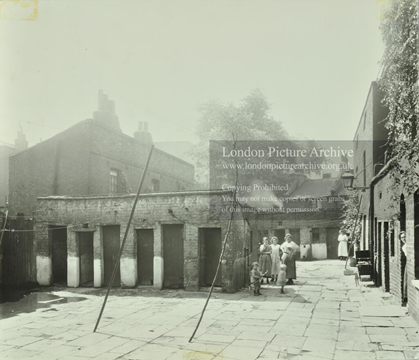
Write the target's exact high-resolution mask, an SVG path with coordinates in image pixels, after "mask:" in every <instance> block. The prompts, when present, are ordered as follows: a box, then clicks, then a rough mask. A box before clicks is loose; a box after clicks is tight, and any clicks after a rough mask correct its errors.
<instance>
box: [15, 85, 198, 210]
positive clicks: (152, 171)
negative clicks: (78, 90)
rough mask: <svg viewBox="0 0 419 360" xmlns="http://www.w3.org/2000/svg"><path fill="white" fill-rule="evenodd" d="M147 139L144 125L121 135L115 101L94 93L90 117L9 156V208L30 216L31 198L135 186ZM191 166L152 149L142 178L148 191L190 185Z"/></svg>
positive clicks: (121, 190) (124, 190)
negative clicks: (96, 104) (94, 104)
mask: <svg viewBox="0 0 419 360" xmlns="http://www.w3.org/2000/svg"><path fill="white" fill-rule="evenodd" d="M151 143H152V137H151V134H150V133H149V132H148V125H147V123H140V125H139V130H138V131H137V132H135V134H134V137H131V136H128V135H125V134H123V133H122V131H121V128H120V126H119V120H118V117H117V116H116V115H115V104H114V103H113V101H111V100H109V99H108V98H107V96H106V95H104V94H103V93H102V92H99V110H98V111H96V112H95V113H94V114H93V119H87V120H84V121H81V122H79V123H77V124H76V125H74V126H72V127H70V128H69V129H67V130H65V131H63V132H61V133H59V134H57V135H56V136H54V137H52V138H50V139H48V140H46V141H43V142H41V143H39V144H37V145H35V146H32V147H31V148H29V149H27V150H26V151H23V152H20V153H18V154H16V155H14V156H12V157H11V158H10V174H9V179H10V181H9V199H10V200H9V208H10V211H11V213H12V214H15V213H17V212H23V213H24V214H25V215H32V214H33V212H34V211H35V208H36V198H37V197H39V196H48V195H73V196H75V195H80V196H86V195H109V194H118V193H127V192H129V188H132V190H134V191H135V190H136V187H137V185H138V183H139V180H140V177H141V174H142V170H143V168H144V165H145V161H146V158H147V155H148V152H149V148H150V145H151ZM193 187H194V166H193V165H192V164H190V163H188V162H186V161H184V160H181V159H179V158H177V157H175V156H172V155H170V154H168V153H166V152H164V151H162V150H159V149H155V150H154V152H153V156H152V160H151V163H150V167H149V171H148V173H147V178H146V182H145V190H146V191H148V192H158V191H176V190H182V189H193Z"/></svg>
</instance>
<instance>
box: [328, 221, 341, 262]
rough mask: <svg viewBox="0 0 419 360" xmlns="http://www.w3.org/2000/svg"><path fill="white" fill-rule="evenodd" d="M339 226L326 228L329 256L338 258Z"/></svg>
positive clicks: (329, 257)
mask: <svg viewBox="0 0 419 360" xmlns="http://www.w3.org/2000/svg"><path fill="white" fill-rule="evenodd" d="M338 237H339V228H326V246H327V258H328V259H337V258H338V247H339V241H338Z"/></svg>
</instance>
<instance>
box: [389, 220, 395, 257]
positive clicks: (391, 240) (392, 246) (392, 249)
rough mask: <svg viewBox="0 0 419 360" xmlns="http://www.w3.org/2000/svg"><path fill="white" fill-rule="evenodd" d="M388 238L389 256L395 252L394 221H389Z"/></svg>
mask: <svg viewBox="0 0 419 360" xmlns="http://www.w3.org/2000/svg"><path fill="white" fill-rule="evenodd" d="M389 240H390V256H395V254H396V252H395V250H394V221H392V222H391V223H390V229H389Z"/></svg>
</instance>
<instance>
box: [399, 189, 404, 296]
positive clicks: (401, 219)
mask: <svg viewBox="0 0 419 360" xmlns="http://www.w3.org/2000/svg"><path fill="white" fill-rule="evenodd" d="M399 221H400V232H402V231H406V202H405V200H404V195H403V194H402V195H401V196H400V217H399ZM397 241H398V242H399V249H400V252H399V256H400V264H401V271H400V285H401V289H400V294H401V300H402V301H403V293H404V271H405V267H406V256H405V254H404V252H403V251H402V246H403V244H402V243H401V241H400V235H399V238H398V239H397Z"/></svg>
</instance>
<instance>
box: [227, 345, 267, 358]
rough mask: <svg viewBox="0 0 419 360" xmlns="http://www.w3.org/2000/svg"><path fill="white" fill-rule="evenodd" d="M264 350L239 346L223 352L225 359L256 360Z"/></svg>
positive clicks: (229, 347)
mask: <svg viewBox="0 0 419 360" xmlns="http://www.w3.org/2000/svg"><path fill="white" fill-rule="evenodd" d="M262 351H263V349H260V348H243V347H237V346H232V345H230V346H227V347H226V348H225V349H224V350H223V351H222V356H223V358H226V359H237V360H247V359H248V360H254V359H257V358H258V357H259V355H260V354H261V353H262Z"/></svg>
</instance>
